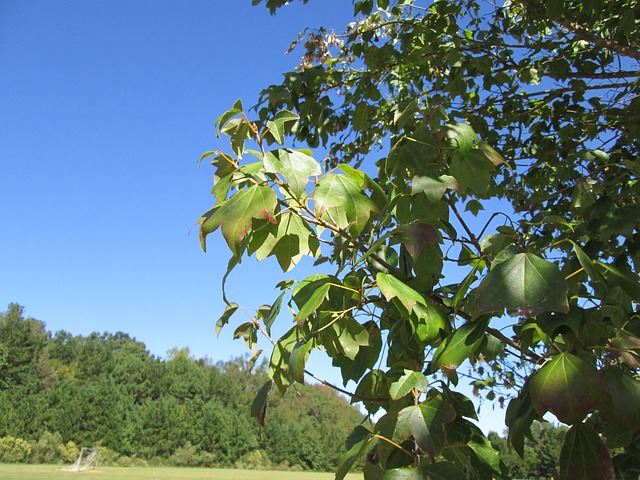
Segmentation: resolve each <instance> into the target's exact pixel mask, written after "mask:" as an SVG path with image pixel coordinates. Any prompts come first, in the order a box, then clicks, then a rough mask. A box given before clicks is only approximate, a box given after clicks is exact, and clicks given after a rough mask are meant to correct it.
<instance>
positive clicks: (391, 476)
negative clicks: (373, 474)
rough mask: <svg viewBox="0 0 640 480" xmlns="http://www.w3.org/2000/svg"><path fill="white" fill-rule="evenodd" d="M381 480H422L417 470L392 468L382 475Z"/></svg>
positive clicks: (420, 473) (419, 471) (420, 472)
mask: <svg viewBox="0 0 640 480" xmlns="http://www.w3.org/2000/svg"><path fill="white" fill-rule="evenodd" d="M381 480H424V477H423V476H422V470H420V469H418V468H392V469H391V470H387V471H386V472H384V475H382V478H381Z"/></svg>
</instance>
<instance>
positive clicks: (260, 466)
mask: <svg viewBox="0 0 640 480" xmlns="http://www.w3.org/2000/svg"><path fill="white" fill-rule="evenodd" d="M235 467H236V468H242V469H247V470H267V469H269V468H271V460H269V457H268V456H267V453H266V452H265V451H264V450H251V451H250V452H247V453H245V454H244V455H243V456H242V457H241V458H240V460H238V461H237V462H236V463H235Z"/></svg>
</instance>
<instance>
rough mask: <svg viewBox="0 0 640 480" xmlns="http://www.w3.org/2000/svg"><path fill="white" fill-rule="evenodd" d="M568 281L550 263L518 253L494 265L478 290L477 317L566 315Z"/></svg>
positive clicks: (567, 308)
mask: <svg viewBox="0 0 640 480" xmlns="http://www.w3.org/2000/svg"><path fill="white" fill-rule="evenodd" d="M567 291H568V287H567V282H566V281H565V279H564V277H563V276H562V274H561V273H560V270H559V269H558V267H557V266H555V265H554V264H553V263H551V262H548V261H546V260H544V259H543V258H540V257H538V256H536V255H533V254H531V253H518V254H516V255H513V256H512V257H510V258H508V259H507V260H505V261H503V262H502V263H500V264H499V265H494V267H493V268H492V269H491V271H490V272H489V273H488V274H487V276H486V277H485V278H484V279H483V280H482V282H481V283H480V286H479V287H478V300H477V304H476V312H475V314H476V315H479V314H482V313H501V312H503V311H504V309H505V308H506V309H507V310H508V311H510V312H515V313H516V314H517V315H526V316H533V315H537V314H540V313H543V312H548V311H555V312H565V313H566V312H567V311H568V310H569V303H568V301H567Z"/></svg>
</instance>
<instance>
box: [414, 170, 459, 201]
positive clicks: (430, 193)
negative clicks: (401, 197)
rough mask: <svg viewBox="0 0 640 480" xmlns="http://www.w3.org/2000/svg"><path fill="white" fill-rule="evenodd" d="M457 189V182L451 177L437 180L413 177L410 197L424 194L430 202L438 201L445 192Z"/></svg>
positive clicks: (444, 176) (442, 177)
mask: <svg viewBox="0 0 640 480" xmlns="http://www.w3.org/2000/svg"><path fill="white" fill-rule="evenodd" d="M458 188H459V187H458V181H457V180H456V179H455V178H454V177H452V176H451V175H441V176H440V177H438V178H432V177H421V176H415V177H413V180H412V181H411V195H417V194H418V193H424V194H425V195H426V196H427V198H428V199H429V200H430V201H432V202H437V201H438V200H440V199H441V198H442V196H443V195H444V194H445V192H446V191H447V190H452V189H458Z"/></svg>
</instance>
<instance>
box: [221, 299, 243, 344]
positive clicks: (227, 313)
mask: <svg viewBox="0 0 640 480" xmlns="http://www.w3.org/2000/svg"><path fill="white" fill-rule="evenodd" d="M239 307H240V306H239V305H238V304H237V303H229V304H227V306H226V307H225V308H224V312H223V313H222V315H221V316H220V318H219V319H218V321H217V322H216V337H217V336H219V335H220V331H221V330H222V328H223V327H224V326H225V325H226V324H227V323H229V319H230V318H231V315H233V314H234V313H236V311H237V310H238V308H239Z"/></svg>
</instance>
